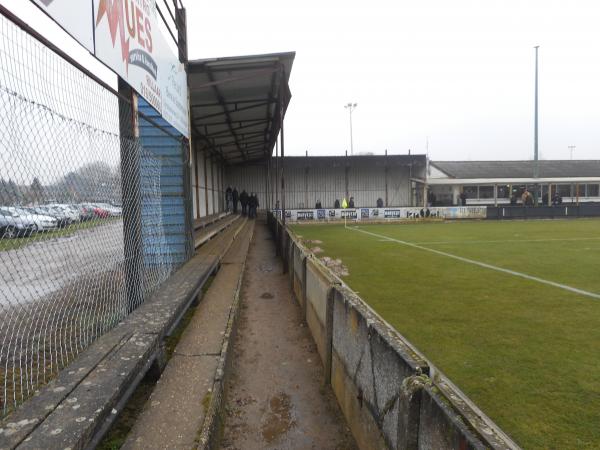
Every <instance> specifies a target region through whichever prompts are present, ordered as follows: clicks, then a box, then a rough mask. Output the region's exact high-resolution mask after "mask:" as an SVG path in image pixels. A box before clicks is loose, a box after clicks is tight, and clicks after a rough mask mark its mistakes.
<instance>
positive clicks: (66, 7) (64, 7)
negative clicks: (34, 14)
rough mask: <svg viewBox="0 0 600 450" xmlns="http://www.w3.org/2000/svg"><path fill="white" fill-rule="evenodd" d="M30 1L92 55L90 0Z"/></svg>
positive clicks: (91, 12)
mask: <svg viewBox="0 0 600 450" xmlns="http://www.w3.org/2000/svg"><path fill="white" fill-rule="evenodd" d="M32 1H33V3H35V4H36V5H37V6H39V7H40V9H41V10H42V11H44V12H45V13H46V14H48V15H49V16H50V17H51V18H52V19H53V20H54V21H55V22H56V23H58V24H59V25H60V26H61V27H62V28H63V29H64V30H65V31H66V32H67V33H69V34H70V35H71V36H72V37H73V38H74V39H75V40H76V41H77V42H79V43H80V44H81V45H83V46H84V47H85V48H86V49H87V50H88V51H89V52H90V53H94V27H93V25H92V24H93V23H94V12H93V10H92V0H76V1H75V0H32Z"/></svg>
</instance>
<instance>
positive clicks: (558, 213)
mask: <svg viewBox="0 0 600 450" xmlns="http://www.w3.org/2000/svg"><path fill="white" fill-rule="evenodd" d="M577 217H600V204H598V203H582V204H579V205H571V204H563V205H560V206H537V207H535V208H534V207H528V208H526V207H522V206H498V207H493V206H488V207H487V214H486V218H487V219H498V220H503V219H564V218H577Z"/></svg>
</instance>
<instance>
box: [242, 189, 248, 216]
mask: <svg viewBox="0 0 600 450" xmlns="http://www.w3.org/2000/svg"><path fill="white" fill-rule="evenodd" d="M240 203H241V205H242V216H245V215H246V214H248V193H247V192H246V189H243V190H242V193H241V194H240Z"/></svg>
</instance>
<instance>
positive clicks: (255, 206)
mask: <svg viewBox="0 0 600 450" xmlns="http://www.w3.org/2000/svg"><path fill="white" fill-rule="evenodd" d="M259 206H260V205H259V203H258V195H257V194H256V192H255V193H254V218H255V219H256V211H257V210H258V207H259Z"/></svg>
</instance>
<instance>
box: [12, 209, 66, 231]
mask: <svg viewBox="0 0 600 450" xmlns="http://www.w3.org/2000/svg"><path fill="white" fill-rule="evenodd" d="M5 209H6V210H8V211H11V212H14V213H16V214H17V215H18V216H19V217H20V219H21V220H22V221H24V222H27V223H29V222H33V223H34V224H35V227H36V231H50V230H55V229H57V228H58V220H57V219H56V218H54V217H51V216H46V215H42V214H33V213H30V212H29V211H26V210H24V209H21V208H16V207H14V206H9V207H7V208H5Z"/></svg>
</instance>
